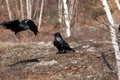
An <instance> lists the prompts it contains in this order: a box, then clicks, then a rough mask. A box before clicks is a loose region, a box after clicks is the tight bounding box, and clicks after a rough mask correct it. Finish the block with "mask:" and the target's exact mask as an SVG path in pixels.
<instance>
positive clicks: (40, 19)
mask: <svg viewBox="0 0 120 80" xmlns="http://www.w3.org/2000/svg"><path fill="white" fill-rule="evenodd" d="M43 5H44V0H42V2H41V9H40V15H39V24H38V30H39V29H40V26H41V21H42V13H43Z"/></svg>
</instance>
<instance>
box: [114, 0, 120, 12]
mask: <svg viewBox="0 0 120 80" xmlns="http://www.w3.org/2000/svg"><path fill="white" fill-rule="evenodd" d="M115 2H116V4H117V7H118V10H119V11H120V3H119V0H115Z"/></svg>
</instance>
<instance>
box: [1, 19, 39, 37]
mask: <svg viewBox="0 0 120 80" xmlns="http://www.w3.org/2000/svg"><path fill="white" fill-rule="evenodd" d="M0 25H2V26H3V28H5V29H10V30H11V31H13V32H15V35H17V33H18V32H20V31H25V30H31V31H32V32H34V34H35V35H37V34H38V33H39V31H38V28H37V26H36V25H35V23H34V22H33V21H32V20H30V19H24V20H23V21H21V22H20V21H19V20H18V19H17V20H11V21H5V22H3V23H1V24H0Z"/></svg>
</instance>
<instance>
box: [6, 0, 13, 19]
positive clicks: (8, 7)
mask: <svg viewBox="0 0 120 80" xmlns="http://www.w3.org/2000/svg"><path fill="white" fill-rule="evenodd" d="M6 4H7V10H8V14H9V19H10V20H12V15H11V11H10V6H9V2H8V0H6Z"/></svg>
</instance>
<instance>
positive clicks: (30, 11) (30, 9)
mask: <svg viewBox="0 0 120 80" xmlns="http://www.w3.org/2000/svg"><path fill="white" fill-rule="evenodd" d="M29 19H32V0H29Z"/></svg>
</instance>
